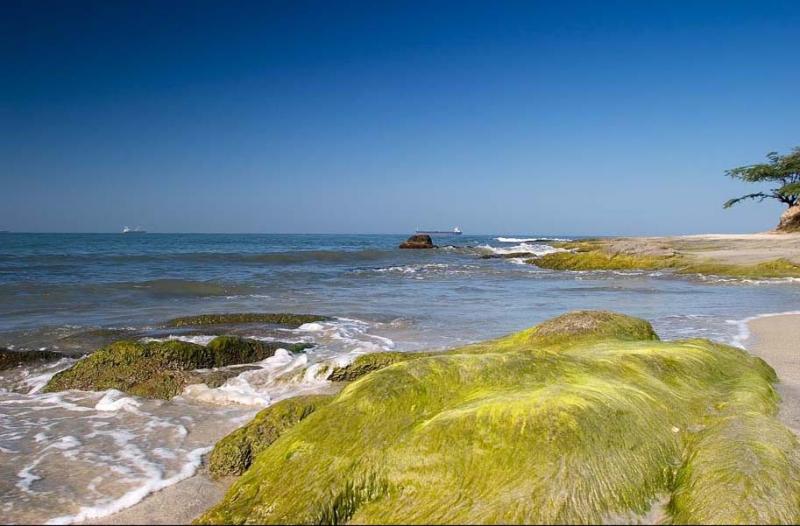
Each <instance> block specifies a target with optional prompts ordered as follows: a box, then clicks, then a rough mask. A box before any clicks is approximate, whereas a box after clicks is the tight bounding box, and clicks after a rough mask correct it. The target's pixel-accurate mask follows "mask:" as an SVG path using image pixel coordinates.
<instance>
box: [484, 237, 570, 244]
mask: <svg viewBox="0 0 800 526" xmlns="http://www.w3.org/2000/svg"><path fill="white" fill-rule="evenodd" d="M495 239H496V240H497V241H499V242H501V243H533V242H536V241H572V240H571V239H567V238H563V237H525V238H523V237H496V238H495Z"/></svg>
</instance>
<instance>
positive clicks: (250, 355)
mask: <svg viewBox="0 0 800 526" xmlns="http://www.w3.org/2000/svg"><path fill="white" fill-rule="evenodd" d="M306 347H307V345H306V344H286V343H281V342H262V341H256V340H249V339H246V338H239V337H236V336H219V337H217V338H214V340H212V341H211V342H210V343H209V344H208V345H207V346H202V345H197V344H194V343H189V342H184V341H178V340H167V341H153V342H147V343H142V342H135V341H125V340H123V341H119V342H115V343H112V344H111V345H109V346H107V347H104V348H102V349H99V350H97V351H95V352H94V353H92V354H91V355H89V356H87V357H86V358H84V359H82V360H81V361H79V362H78V363H76V364H75V365H73V366H72V367H70V368H69V369H67V370H65V371H61V372H60V373H57V374H56V375H55V376H53V378H51V379H50V381H49V382H48V383H47V385H46V386H45V388H44V391H45V392H52V391H63V390H66V389H81V390H85V391H99V390H105V389H117V390H120V391H124V392H126V393H129V394H133V395H137V396H143V397H146V398H163V399H169V398H172V397H173V396H175V395H177V394H180V393H181V392H182V391H183V388H184V387H185V386H186V385H189V384H190V383H196V382H197V381H199V380H200V379H201V377H198V373H197V372H196V371H194V370H195V369H206V368H211V367H224V366H228V365H235V364H240V363H252V362H257V361H260V360H264V359H265V358H269V357H270V356H272V355H273V354H275V351H276V350H277V349H279V348H283V349H287V350H290V351H294V352H297V351H300V350H302V349H304V348H306Z"/></svg>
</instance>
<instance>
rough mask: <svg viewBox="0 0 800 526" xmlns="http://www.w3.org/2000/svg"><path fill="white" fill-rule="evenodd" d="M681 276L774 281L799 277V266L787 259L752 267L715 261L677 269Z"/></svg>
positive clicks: (757, 264)
mask: <svg viewBox="0 0 800 526" xmlns="http://www.w3.org/2000/svg"><path fill="white" fill-rule="evenodd" d="M678 272H680V273H682V274H705V275H715V276H724V277H731V278H739V279H775V278H796V277H800V265H796V264H794V263H792V262H791V261H789V260H787V259H774V260H772V261H764V262H761V263H754V264H752V265H732V264H725V263H717V262H715V261H699V262H691V263H686V264H684V265H682V266H681V267H680V268H678Z"/></svg>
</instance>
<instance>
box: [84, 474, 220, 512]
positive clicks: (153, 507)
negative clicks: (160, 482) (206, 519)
mask: <svg viewBox="0 0 800 526" xmlns="http://www.w3.org/2000/svg"><path fill="white" fill-rule="evenodd" d="M234 480H235V479H233V478H229V479H224V480H221V481H214V480H212V479H211V478H210V477H209V476H208V474H207V473H206V472H205V471H204V470H200V471H199V472H198V473H197V474H195V475H194V476H192V477H189V478H188V479H186V480H182V481H181V482H178V483H177V484H174V485H172V486H168V487H166V488H164V489H163V490H161V491H157V492H155V493H152V494H151V495H148V496H147V497H145V499H144V500H142V501H141V502H139V503H138V504H135V505H133V506H131V507H130V508H126V509H124V510H122V511H120V512H118V513H114V514H113V515H108V516H105V517H100V518H97V519H92V520H89V521H86V522H82V523H80V524H191V522H192V520H194V519H195V518H196V517H197V516H198V515H200V514H201V513H203V512H204V511H205V510H206V509H208V508H209V507H210V506H212V505H214V504H215V503H216V502H218V501H219V500H220V499H222V497H223V495H225V491H226V490H227V489H228V487H229V486H230V485H231V484H232V483H233V481H234Z"/></svg>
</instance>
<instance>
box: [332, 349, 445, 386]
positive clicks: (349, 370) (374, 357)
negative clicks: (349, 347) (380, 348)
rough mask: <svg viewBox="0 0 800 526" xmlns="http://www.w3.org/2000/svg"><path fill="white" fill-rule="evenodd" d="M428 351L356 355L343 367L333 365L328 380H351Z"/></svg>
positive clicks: (413, 358)
mask: <svg viewBox="0 0 800 526" xmlns="http://www.w3.org/2000/svg"><path fill="white" fill-rule="evenodd" d="M429 355H430V353H408V352H380V353H371V354H364V355H361V356H359V357H357V358H356V359H355V360H353V361H352V363H350V364H348V365H345V366H343V367H334V368H333V371H332V372H331V374H330V376H329V377H328V380H330V381H332V382H352V381H353V380H356V379H358V378H361V377H362V376H364V375H365V374H368V373H371V372H372V371H377V370H378V369H383V368H384V367H387V366H389V365H392V364H394V363H400V362H405V361H408V360H415V359H417V358H420V357H422V356H429Z"/></svg>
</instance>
